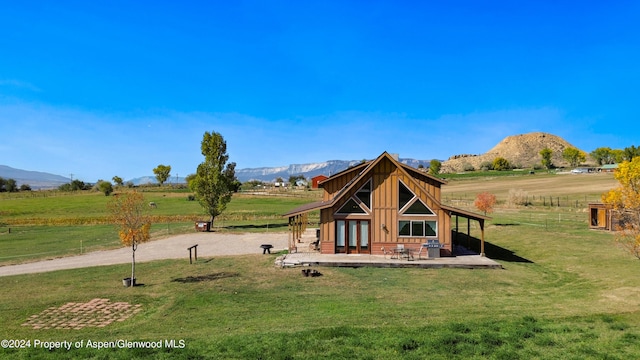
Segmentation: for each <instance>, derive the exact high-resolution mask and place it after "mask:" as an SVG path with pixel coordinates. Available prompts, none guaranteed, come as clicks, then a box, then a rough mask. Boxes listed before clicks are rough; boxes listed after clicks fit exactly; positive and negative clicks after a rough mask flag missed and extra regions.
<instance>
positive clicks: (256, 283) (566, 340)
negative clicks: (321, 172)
mask: <svg viewBox="0 0 640 360" xmlns="http://www.w3.org/2000/svg"><path fill="white" fill-rule="evenodd" d="M581 176H583V175H577V176H571V175H555V176H551V175H541V176H540V177H538V175H535V176H533V177H532V178H528V177H526V176H523V177H522V178H516V177H514V178H509V179H502V178H501V179H494V180H478V181H472V180H455V181H451V182H450V184H449V185H447V186H445V187H444V189H443V198H445V197H449V199H450V200H451V201H453V200H456V201H458V202H460V203H461V204H462V205H464V204H465V203H464V200H462V199H464V198H467V199H473V198H474V197H475V194H476V193H478V192H481V191H490V192H495V193H497V195H498V199H499V200H504V199H505V197H506V195H507V194H508V191H509V189H510V188H512V187H517V188H525V189H528V190H527V191H529V192H530V193H535V192H537V191H540V193H536V195H540V196H547V194H549V195H554V196H556V195H557V196H563V195H565V194H566V195H565V196H568V197H569V199H570V200H571V201H569V202H568V203H571V204H575V202H574V200H576V199H585V198H586V199H587V200H588V201H596V200H597V198H598V196H599V193H600V192H602V191H605V190H607V189H608V188H610V187H612V186H615V182H614V181H612V177H610V178H606V177H605V176H607V175H605V176H602V177H595V176H594V177H591V178H589V177H588V176H590V175H585V176H584V177H581ZM598 176H600V175H598ZM609 176H610V175H609ZM540 179H543V180H544V182H542V183H539V184H538V185H535V181H538V180H540ZM589 179H595V180H594V181H597V182H599V183H600V182H601V184H600V185H593V184H592V183H589V181H590V180H589ZM474 183H475V185H474ZM538 187H544V190H549V192H545V191H543V190H539V189H538ZM600 187H602V188H601V189H600ZM563 188H564V190H563ZM553 189H556V190H553ZM580 189H583V190H580ZM591 197H593V199H591ZM310 200H311V199H306V200H302V201H310ZM291 205H293V204H291ZM293 206H295V205H293ZM293 206H291V207H293ZM250 207H259V205H256V204H253V205H251V206H250ZM250 207H249V208H250ZM249 208H247V211H249ZM235 211H236V212H242V209H241V206H240V207H239V208H237V209H236V210H235ZM249 212H251V211H249ZM492 217H493V220H492V221H490V222H488V226H487V229H486V230H487V231H486V238H487V242H488V244H487V248H486V252H487V256H489V257H491V258H493V259H495V260H496V261H498V262H500V263H501V264H502V265H503V267H504V269H503V270H463V269H431V270H418V269H374V268H358V269H349V268H321V269H319V270H320V271H321V273H322V274H323V276H320V277H316V278H310V277H302V276H301V274H300V269H280V268H276V267H274V266H273V262H274V260H275V257H276V256H277V255H247V256H234V257H225V256H216V257H210V258H203V259H200V260H199V261H198V262H197V263H196V264H193V265H189V264H188V262H185V261H177V260H162V261H154V262H149V263H141V264H138V266H137V273H138V276H139V278H140V279H141V282H142V283H144V286H138V287H134V288H124V287H123V286H122V283H121V279H122V277H123V276H125V275H126V274H127V272H128V271H129V266H128V265H126V264H123V265H113V266H104V267H95V268H87V269H80V270H65V271H57V272H52V273H45V274H32V275H20V276H10V277H2V278H0V288H2V296H0V322H1V323H2V324H3V326H2V327H1V328H0V338H2V339H25V340H26V339H29V340H30V341H31V345H33V342H34V340H36V339H37V340H39V341H84V345H83V346H82V348H80V349H72V350H70V351H67V350H54V351H46V350H43V349H41V348H39V349H34V348H33V346H32V347H31V348H26V349H0V357H2V358H29V357H31V358H50V359H54V358H55V359H58V358H78V357H93V358H121V359H130V358H143V357H154V358H185V359H186V358H212V359H221V358H224V359H246V358H250V359H391V358H403V359H424V358H429V359H487V358H489V359H631V358H640V277H638V276H637V273H638V269H639V268H638V267H639V266H640V262H639V261H638V260H637V259H635V258H634V257H632V256H630V255H629V254H626V253H625V252H623V251H622V250H621V249H619V248H617V247H616V246H615V243H614V241H613V236H612V235H611V234H609V233H605V232H600V231H590V230H588V229H587V214H586V212H585V211H584V209H583V208H576V207H575V206H560V207H557V206H554V207H551V206H537V205H536V206H528V207H509V206H507V205H506V204H500V206H498V207H497V208H496V212H495V213H494V214H492ZM172 226H173V225H172ZM247 226H249V225H247ZM254 230H256V231H264V230H265V229H264V228H257V229H254ZM477 234H478V229H475V228H472V235H476V236H477ZM11 235H13V234H11ZM8 236H10V235H9V234H6V233H5V234H2V235H0V242H3V243H4V242H5V241H6V240H7V237H8ZM474 242H475V240H473V239H472V240H471V241H470V243H471V246H474ZM3 254H5V253H3ZM9 255H10V254H9ZM93 299H109V303H110V304H115V303H126V304H128V305H130V306H136V305H139V309H140V310H139V312H137V313H135V314H133V315H130V316H129V317H128V318H127V319H126V320H124V321H115V322H112V323H110V324H109V325H106V326H104V327H98V326H84V327H82V328H81V329H78V330H75V329H55V328H53V329H43V328H39V329H36V328H34V326H32V325H31V324H36V323H38V321H39V320H38V319H39V318H38V317H41V318H43V319H44V318H46V316H45V315H46V314H48V313H47V309H52V310H49V312H50V311H53V310H55V309H58V310H59V309H60V308H61V307H63V306H64V305H65V304H68V303H89V302H91V301H92V300H93ZM136 309H137V308H136ZM99 315H100V314H96V313H90V314H89V316H93V317H94V318H99V317H100V316H99ZM32 317H34V318H32ZM63 317H64V316H63ZM30 319H33V320H30ZM43 321H44V320H43ZM70 322H74V323H81V324H88V323H89V322H88V320H86V319H83V318H81V317H80V316H79V315H72V314H68V315H66V318H64V319H62V320H61V319H58V323H65V324H67V323H70ZM27 325H29V326H27ZM119 339H122V340H127V341H143V340H146V341H152V342H157V341H164V340H171V339H175V340H184V344H185V346H184V348H173V349H170V348H168V347H167V346H166V345H167V344H168V343H164V342H163V343H162V344H163V346H162V347H161V348H160V349H118V348H116V349H95V348H89V347H87V346H86V343H87V340H91V341H93V342H115V341H116V340H119ZM176 344H179V343H176Z"/></svg>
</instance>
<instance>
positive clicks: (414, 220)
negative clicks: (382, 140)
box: [284, 152, 490, 256]
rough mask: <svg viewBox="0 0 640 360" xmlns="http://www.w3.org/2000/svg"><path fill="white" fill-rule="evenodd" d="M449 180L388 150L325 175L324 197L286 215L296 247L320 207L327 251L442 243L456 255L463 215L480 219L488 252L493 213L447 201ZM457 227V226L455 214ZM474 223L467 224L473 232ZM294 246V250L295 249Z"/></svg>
mask: <svg viewBox="0 0 640 360" xmlns="http://www.w3.org/2000/svg"><path fill="white" fill-rule="evenodd" d="M445 183H446V182H445V181H443V180H441V179H439V178H437V177H434V176H431V175H429V174H427V173H425V172H422V171H419V170H418V169H415V168H412V167H410V166H408V165H405V164H402V163H400V162H399V161H398V160H397V159H396V158H395V157H393V156H391V155H389V154H388V153H386V152H384V153H382V154H381V155H380V156H379V157H378V158H376V159H375V160H371V161H368V162H364V163H362V164H360V165H357V166H354V167H352V168H349V169H347V170H344V171H342V172H340V173H338V174H335V175H333V176H331V177H330V178H328V179H326V180H324V181H323V182H322V183H321V184H320V185H321V187H322V188H323V189H324V194H323V198H322V201H318V202H315V203H311V204H306V205H303V206H300V207H298V208H296V209H293V210H291V211H290V212H288V213H287V214H285V215H284V216H286V217H288V218H289V224H290V226H291V228H292V229H293V231H292V237H290V240H292V241H291V242H290V247H294V246H295V245H293V244H295V242H296V239H295V237H296V236H299V235H300V233H299V232H297V231H296V230H295V229H299V228H300V227H299V225H300V224H301V223H302V222H303V221H306V219H307V216H306V215H307V214H308V213H309V212H310V211H314V210H319V211H320V229H319V240H320V243H319V248H320V252H321V253H323V254H340V253H343V254H374V255H382V254H384V253H385V252H386V251H387V250H389V249H392V248H396V247H397V246H398V245H401V246H403V247H404V248H407V249H411V250H414V251H419V250H420V248H421V247H422V246H423V244H425V245H426V244H427V243H431V244H434V242H435V243H437V244H438V245H439V247H440V254H441V255H443V256H450V255H453V250H454V240H455V236H454V234H456V235H457V234H458V233H459V229H458V221H459V218H463V219H467V222H470V221H471V220H474V221H478V223H479V224H480V230H481V239H480V240H481V250H480V252H481V254H482V255H484V222H485V220H488V219H490V218H489V217H486V216H483V215H480V214H476V213H473V212H469V211H466V210H462V209H457V208H454V207H451V206H448V205H444V204H443V203H442V202H441V198H440V196H441V192H440V188H441V186H442V185H444V184H445ZM453 216H455V217H456V219H455V224H456V229H455V232H454V231H452V217H453ZM469 231H470V225H469V224H468V225H467V236H470V235H469ZM292 250H293V249H292Z"/></svg>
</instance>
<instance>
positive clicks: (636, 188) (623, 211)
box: [602, 157, 640, 259]
mask: <svg viewBox="0 0 640 360" xmlns="http://www.w3.org/2000/svg"><path fill="white" fill-rule="evenodd" d="M614 177H615V179H616V180H618V182H619V183H620V184H619V186H618V187H617V188H615V189H612V190H609V191H608V192H606V193H604V194H602V202H604V203H605V204H608V205H610V206H611V207H612V208H613V210H614V211H616V212H617V214H618V215H619V217H620V222H619V224H618V225H617V228H616V229H615V230H616V241H617V242H618V244H620V245H621V246H622V247H623V248H624V249H626V250H627V251H629V252H630V253H631V254H633V255H634V256H635V257H637V258H638V259H640V157H635V158H634V159H633V160H632V161H624V162H623V163H621V164H620V165H619V166H618V169H617V170H616V171H615V173H614Z"/></svg>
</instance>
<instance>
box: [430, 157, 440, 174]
mask: <svg viewBox="0 0 640 360" xmlns="http://www.w3.org/2000/svg"><path fill="white" fill-rule="evenodd" d="M440 169H442V163H441V162H440V161H439V160H436V159H433V160H431V161H430V162H429V174H431V175H438V174H439V173H440Z"/></svg>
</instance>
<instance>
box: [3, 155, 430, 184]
mask: <svg viewBox="0 0 640 360" xmlns="http://www.w3.org/2000/svg"><path fill="white" fill-rule="evenodd" d="M361 162H362V161H361V160H329V161H325V162H321V163H311V164H292V165H289V166H280V167H262V168H248V169H236V177H237V178H238V180H239V181H240V182H246V181H251V180H258V181H264V182H274V181H275V180H276V179H277V178H282V179H283V180H284V181H288V180H289V177H290V176H298V175H302V176H304V177H305V178H307V179H311V178H312V177H314V176H317V175H325V176H331V175H333V174H336V173H338V172H340V171H342V170H345V169H347V168H349V167H351V166H355V165H358V164H360V163H361ZM400 162H402V163H405V164H407V165H409V166H413V167H416V168H417V167H419V166H420V165H422V166H423V167H425V168H428V167H429V162H430V160H414V159H400ZM0 177H2V178H5V179H14V180H16V182H17V183H18V186H20V185H22V184H29V186H31V188H32V189H34V190H36V189H51V188H57V187H58V186H60V185H62V184H66V183H69V182H71V179H70V178H67V177H64V176H60V175H54V174H49V173H44V172H38V171H28V170H20V169H14V168H12V167H9V166H6V165H0ZM127 182H131V183H133V184H134V185H145V184H156V183H157V182H158V181H157V180H156V178H155V176H142V177H137V178H133V179H130V180H126V181H125V183H127ZM185 182H186V180H185V178H184V177H175V176H173V177H170V178H169V179H168V180H167V182H166V183H171V184H184V183H185Z"/></svg>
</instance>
